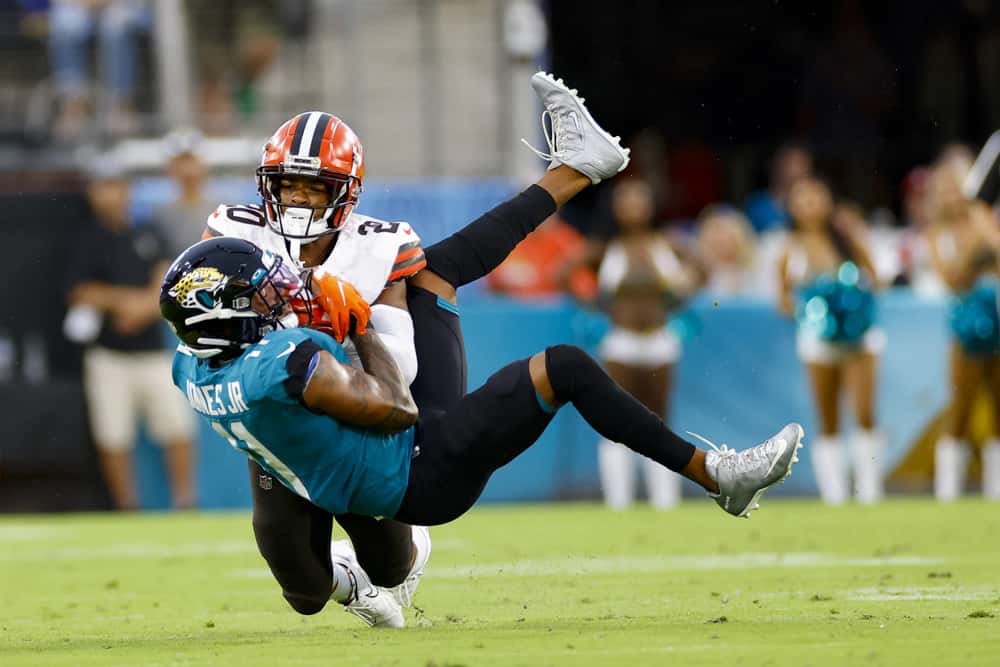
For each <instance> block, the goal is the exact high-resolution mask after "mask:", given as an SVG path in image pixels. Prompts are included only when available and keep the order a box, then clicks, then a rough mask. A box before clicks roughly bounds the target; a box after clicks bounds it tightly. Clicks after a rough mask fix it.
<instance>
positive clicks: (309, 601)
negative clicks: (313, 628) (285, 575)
mask: <svg viewBox="0 0 1000 667" xmlns="http://www.w3.org/2000/svg"><path fill="white" fill-rule="evenodd" d="M283 595H284V596H285V599H286V600H287V601H288V604H289V605H291V607H292V609H294V610H295V611H296V612H298V613H299V614H302V615H303V616H312V615H313V614H318V613H319V612H321V611H323V607H325V606H326V603H327V600H329V599H330V596H329V595H325V596H319V595H311V594H301V593H296V592H294V591H284V592H283Z"/></svg>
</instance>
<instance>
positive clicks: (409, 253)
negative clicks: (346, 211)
mask: <svg viewBox="0 0 1000 667" xmlns="http://www.w3.org/2000/svg"><path fill="white" fill-rule="evenodd" d="M425 266H427V260H426V259H425V258H424V251H423V249H422V248H421V247H420V237H419V236H418V235H417V233H416V232H415V231H414V230H413V228H412V227H411V226H410V224H409V223H407V222H386V221H384V220H378V219H376V218H372V217H370V216H367V215H359V214H355V213H352V214H351V216H350V217H349V218H348V219H347V223H346V224H345V225H344V227H343V228H342V229H341V230H340V232H339V238H338V239H337V243H336V245H334V247H333V252H331V253H330V256H329V257H328V258H327V259H326V261H325V262H323V268H325V269H326V270H327V271H329V272H330V273H332V274H333V275H335V276H337V277H338V278H341V279H342V280H346V281H347V282H349V283H351V284H352V285H354V287H355V289H357V290H358V292H359V293H360V294H361V296H362V298H363V299H364V300H365V301H367V302H369V303H371V302H373V301H374V300H375V299H377V298H378V296H379V294H381V293H382V290H384V289H385V287H386V286H387V285H390V284H392V283H394V282H397V281H399V280H405V279H406V278H409V277H410V276H412V275H414V274H416V273H417V272H418V271H420V270H421V269H422V268H424V267H425Z"/></svg>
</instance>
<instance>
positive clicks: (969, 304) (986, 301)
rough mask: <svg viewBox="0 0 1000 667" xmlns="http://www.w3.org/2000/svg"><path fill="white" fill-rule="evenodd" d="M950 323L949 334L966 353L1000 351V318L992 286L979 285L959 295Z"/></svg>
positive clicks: (991, 284)
mask: <svg viewBox="0 0 1000 667" xmlns="http://www.w3.org/2000/svg"><path fill="white" fill-rule="evenodd" d="M950 320H951V321H950V324H951V330H952V331H953V332H954V333H955V336H956V337H957V338H958V340H959V342H960V343H961V344H962V347H963V348H964V349H965V351H966V352H968V353H970V354H977V355H978V354H995V353H996V352H997V351H998V350H1000V314H998V312H997V289H996V285H994V284H993V283H985V284H983V283H981V284H979V285H976V286H975V287H973V288H972V289H970V290H969V291H967V292H965V293H963V294H962V295H960V296H959V298H958V301H957V302H956V303H955V305H954V307H952V310H951V318H950Z"/></svg>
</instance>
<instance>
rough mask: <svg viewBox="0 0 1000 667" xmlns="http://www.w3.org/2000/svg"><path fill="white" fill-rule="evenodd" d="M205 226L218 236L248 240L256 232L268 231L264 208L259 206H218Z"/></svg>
mask: <svg viewBox="0 0 1000 667" xmlns="http://www.w3.org/2000/svg"><path fill="white" fill-rule="evenodd" d="M205 225H206V226H207V227H208V229H209V230H212V231H213V232H215V233H216V234H217V235H219V236H235V237H237V238H249V236H250V235H252V234H254V232H255V231H256V230H264V231H266V230H267V229H268V227H267V219H266V218H265V217H264V207H263V206H261V205H259V204H220V205H219V207H218V208H217V209H215V210H214V211H212V215H210V216H208V220H206V221H205Z"/></svg>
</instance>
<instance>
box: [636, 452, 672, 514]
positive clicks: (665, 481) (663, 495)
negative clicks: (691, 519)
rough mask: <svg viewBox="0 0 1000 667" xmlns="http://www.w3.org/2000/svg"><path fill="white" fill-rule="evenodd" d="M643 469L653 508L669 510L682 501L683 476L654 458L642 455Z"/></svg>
mask: <svg viewBox="0 0 1000 667" xmlns="http://www.w3.org/2000/svg"><path fill="white" fill-rule="evenodd" d="M642 458H643V461H642V470H643V472H644V473H645V476H646V488H647V489H648V490H649V504H650V505H652V506H653V509H658V510H668V509H670V508H671V507H676V506H677V504H678V503H680V501H681V476H680V475H678V474H677V473H675V472H674V471H673V470H671V469H670V468H668V467H666V466H663V465H660V464H659V463H657V462H656V461H654V460H653V459H648V458H646V457H642Z"/></svg>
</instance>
